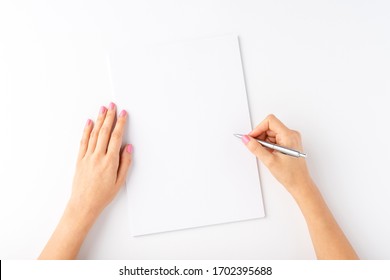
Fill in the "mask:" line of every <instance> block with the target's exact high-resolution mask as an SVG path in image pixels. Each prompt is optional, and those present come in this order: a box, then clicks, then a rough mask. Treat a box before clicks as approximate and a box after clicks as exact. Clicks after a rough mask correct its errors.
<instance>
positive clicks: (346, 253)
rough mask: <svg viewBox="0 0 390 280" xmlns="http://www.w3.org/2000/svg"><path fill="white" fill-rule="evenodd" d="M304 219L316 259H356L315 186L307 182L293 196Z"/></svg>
mask: <svg viewBox="0 0 390 280" xmlns="http://www.w3.org/2000/svg"><path fill="white" fill-rule="evenodd" d="M293 197H294V198H295V200H296V202H297V203H298V205H299V207H300V209H301V211H302V214H303V216H304V217H305V220H306V223H307V226H308V229H309V232H310V236H311V239H312V242H313V246H314V249H315V252H316V255H317V258H318V259H358V256H357V254H356V253H355V251H354V249H353V248H352V246H351V244H350V243H349V241H348V239H347V238H346V236H345V235H344V233H343V231H342V230H341V228H340V227H339V225H338V224H337V222H336V220H335V218H334V217H333V215H332V213H331V212H330V210H329V208H328V206H327V205H326V203H325V201H324V199H323V197H322V195H321V193H320V192H319V190H318V189H317V187H316V186H315V184H314V183H313V182H312V181H311V180H309V181H308V182H307V183H306V184H305V186H301V189H300V193H299V194H295V195H294V194H293Z"/></svg>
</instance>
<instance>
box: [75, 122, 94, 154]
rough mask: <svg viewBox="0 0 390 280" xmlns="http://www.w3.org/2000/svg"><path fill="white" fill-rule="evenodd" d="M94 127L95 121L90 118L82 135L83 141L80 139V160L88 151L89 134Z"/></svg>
mask: <svg viewBox="0 0 390 280" xmlns="http://www.w3.org/2000/svg"><path fill="white" fill-rule="evenodd" d="M92 128H93V122H92V121H91V120H90V119H88V120H87V123H86V124H85V127H84V131H83V136H82V137H81V141H80V149H79V155H78V157H77V158H78V160H80V159H82V158H83V157H84V156H85V153H86V152H87V149H88V142H89V136H90V135H91V131H92Z"/></svg>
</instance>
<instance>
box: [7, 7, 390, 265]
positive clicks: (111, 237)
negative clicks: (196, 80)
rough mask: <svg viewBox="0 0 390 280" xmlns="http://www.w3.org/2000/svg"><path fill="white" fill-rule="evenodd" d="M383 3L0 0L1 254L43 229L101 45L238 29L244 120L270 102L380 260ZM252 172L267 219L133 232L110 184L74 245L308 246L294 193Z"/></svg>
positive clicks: (93, 102) (59, 203) (88, 105)
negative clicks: (106, 199) (106, 200)
mask: <svg viewBox="0 0 390 280" xmlns="http://www.w3.org/2000/svg"><path fill="white" fill-rule="evenodd" d="M389 11H390V3H389V2H388V1H384V0H383V1H352V0H349V1H346V0H338V1H321V2H320V1H309V0H307V1H303V0H297V1H287V0H284V1H283V0H281V1H258V0H251V1H249V0H237V1H211V0H198V1H191V2H189V1H157V0H155V1H137V2H136V1H134V2H129V1H108V0H107V1H104V0H102V1H80V0H78V1H66V2H54V1H11V0H9V1H7V0H3V1H1V2H0V104H1V110H0V120H1V137H0V149H1V151H0V155H1V156H0V225H1V229H0V258H2V259H3V258H6V259H26V258H35V257H36V256H37V255H38V254H39V252H40V250H41V249H42V247H43V246H44V244H45V242H46V241H47V239H48V238H49V236H50V234H51V232H52V230H53V229H54V227H55V225H56V223H57V222H58V220H59V218H60V216H61V213H62V210H63V207H64V206H65V203H66V201H67V199H68V196H69V193H70V187H71V182H72V176H73V171H74V162H75V157H76V153H77V149H78V142H79V139H80V136H81V132H82V129H83V126H84V124H85V121H86V119H87V118H91V117H95V116H96V114H97V111H98V109H99V106H100V105H102V104H108V102H109V101H110V100H109V98H108V97H107V93H108V92H110V91H111V87H110V83H109V79H108V74H107V67H106V60H105V53H106V51H108V50H110V49H111V48H112V47H113V46H117V45H118V44H120V43H121V41H122V39H123V38H122V35H121V34H123V32H128V33H131V34H132V37H133V40H134V42H140V41H142V42H145V43H146V42H153V41H154V42H159V41H162V40H166V41H174V40H180V39H188V38H195V37H204V36H211V35H215V34H225V33H236V34H239V36H240V44H241V51H242V59H243V65H244V70H245V79H246V85H247V91H248V96H249V103H250V109H251V115H252V120H253V125H255V124H257V123H258V122H260V121H261V120H262V119H263V118H264V117H265V116H266V115H267V114H268V113H275V114H276V115H277V116H279V117H280V118H281V119H282V120H283V121H285V122H286V124H287V125H288V126H290V127H292V128H294V129H297V130H300V131H301V133H302V135H303V139H304V146H305V151H306V152H307V153H308V159H307V161H308V164H309V167H310V170H311V172H312V175H313V177H314V179H315V180H316V181H317V183H318V186H319V188H320V189H321V191H322V193H323V195H324V197H325V199H326V201H327V202H328V204H329V207H330V208H331V209H332V211H333V213H334V215H335V217H336V218H337V220H338V222H339V224H340V225H341V227H342V228H343V229H344V231H345V233H346V234H347V236H348V237H349V239H350V241H351V243H352V244H353V245H354V247H355V248H356V250H357V252H358V253H359V255H360V256H361V257H362V258H364V259H389V258H390V239H389V238H388V236H390V224H389V223H388V222H387V221H388V219H389V213H390V204H389V198H390V188H389V185H390V183H389V176H388V173H389V167H390V163H389V158H390V149H389V145H388V139H389V138H390V129H389V124H388V122H389V119H390V111H389V110H388V104H389V101H388V99H389V95H390V80H389V77H390V68H389V67H390V52H389V49H390V37H389V32H388V30H389V26H390V17H389ZM368 142H370V143H375V144H376V145H378V147H380V148H375V147H372V146H371V145H368ZM357 151H359V152H357ZM260 175H261V176H260V177H261V183H262V190H263V196H264V205H265V212H266V218H264V219H260V220H253V221H248V222H242V223H233V224H226V225H218V226H213V227H204V228H197V229H191V230H185V231H177V232H172V233H164V234H157V235H152V236H145V237H137V238H133V237H131V236H130V235H129V233H128V226H127V224H128V222H127V220H126V217H127V215H126V199H125V194H124V191H122V192H120V193H119V195H118V197H117V199H115V200H114V201H113V203H112V204H111V205H110V206H109V207H108V208H107V209H106V211H105V212H104V213H103V214H102V216H101V217H100V219H99V220H98V221H97V223H96V225H95V226H94V227H93V229H92V231H91V232H90V234H89V236H88V237H87V240H86V242H85V244H84V246H83V247H82V249H81V252H80V255H79V257H80V258H92V259H120V258H124V259H140V258H144V259H158V258H164V259H174V258H179V259H181V258H183V259H185V258H194V259H202V258H205V259H206V258H207V259H216V258H223V259H233V258H243V259H244V258H246V259H310V258H314V257H315V255H314V252H313V249H312V245H311V242H310V238H309V235H308V232H307V229H306V226H305V223H304V220H303V218H302V216H301V213H300V212H299V209H298V208H297V206H296V205H295V204H294V201H293V200H292V199H291V197H290V196H289V195H288V194H287V193H286V191H285V190H284V189H283V187H281V186H280V185H279V184H278V183H277V182H276V181H275V180H274V179H273V178H272V176H271V175H270V174H269V172H268V171H267V170H266V169H265V168H264V167H263V166H260Z"/></svg>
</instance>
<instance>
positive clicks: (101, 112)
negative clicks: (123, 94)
mask: <svg viewBox="0 0 390 280" xmlns="http://www.w3.org/2000/svg"><path fill="white" fill-rule="evenodd" d="M106 111H107V108H106V107H104V106H102V107H100V114H101V115H103V114H104V113H105V112H106Z"/></svg>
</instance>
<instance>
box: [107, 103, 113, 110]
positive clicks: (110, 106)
mask: <svg viewBox="0 0 390 280" xmlns="http://www.w3.org/2000/svg"><path fill="white" fill-rule="evenodd" d="M108 108H110V110H114V109H115V104H114V103H112V102H111V103H110V105H108Z"/></svg>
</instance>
